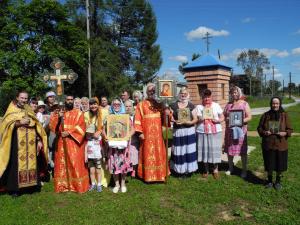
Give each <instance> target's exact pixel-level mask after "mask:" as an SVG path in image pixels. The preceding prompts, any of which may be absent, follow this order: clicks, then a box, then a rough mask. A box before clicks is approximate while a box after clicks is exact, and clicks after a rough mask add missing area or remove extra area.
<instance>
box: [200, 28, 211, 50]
mask: <svg viewBox="0 0 300 225" xmlns="http://www.w3.org/2000/svg"><path fill="white" fill-rule="evenodd" d="M210 38H212V36H210V35H209V33H208V32H206V34H205V37H203V38H202V39H204V40H205V42H206V50H207V54H208V53H209V44H210V42H209V39H210Z"/></svg>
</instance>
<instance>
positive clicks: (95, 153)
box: [85, 124, 102, 192]
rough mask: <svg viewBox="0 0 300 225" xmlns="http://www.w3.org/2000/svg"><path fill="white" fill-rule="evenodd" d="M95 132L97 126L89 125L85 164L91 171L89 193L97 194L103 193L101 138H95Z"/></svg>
mask: <svg viewBox="0 0 300 225" xmlns="http://www.w3.org/2000/svg"><path fill="white" fill-rule="evenodd" d="M95 132H96V126H95V125H94V124H91V125H89V126H88V128H87V129H86V139H87V144H86V146H85V162H86V163H88V167H89V170H90V179H91V186H90V188H89V191H93V190H97V192H101V191H102V186H101V159H102V154H101V145H100V142H101V136H100V137H99V138H95V137H94V134H95ZM96 176H97V179H96Z"/></svg>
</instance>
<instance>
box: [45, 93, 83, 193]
mask: <svg viewBox="0 0 300 225" xmlns="http://www.w3.org/2000/svg"><path fill="white" fill-rule="evenodd" d="M73 102H74V97H73V96H67V97H66V101H65V111H64V110H61V111H60V112H59V113H54V114H52V115H51V118H50V124H49V127H50V129H51V131H53V132H55V133H56V134H57V135H58V143H57V146H56V152H55V158H54V190H55V192H67V191H73V192H78V193H84V192H86V191H87V190H88V189H89V175H88V170H87V167H86V166H85V162H84V143H83V142H84V135H85V130H86V127H85V122H84V115H83V113H82V112H81V111H80V110H79V109H73Z"/></svg>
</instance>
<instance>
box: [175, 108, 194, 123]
mask: <svg viewBox="0 0 300 225" xmlns="http://www.w3.org/2000/svg"><path fill="white" fill-rule="evenodd" d="M177 113H178V122H180V123H184V122H187V121H191V113H190V109H189V108H184V109H178V110H177Z"/></svg>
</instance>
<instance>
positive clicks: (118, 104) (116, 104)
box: [113, 103, 121, 106]
mask: <svg viewBox="0 0 300 225" xmlns="http://www.w3.org/2000/svg"><path fill="white" fill-rule="evenodd" d="M113 105H114V106H121V104H120V103H114V104H113Z"/></svg>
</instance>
